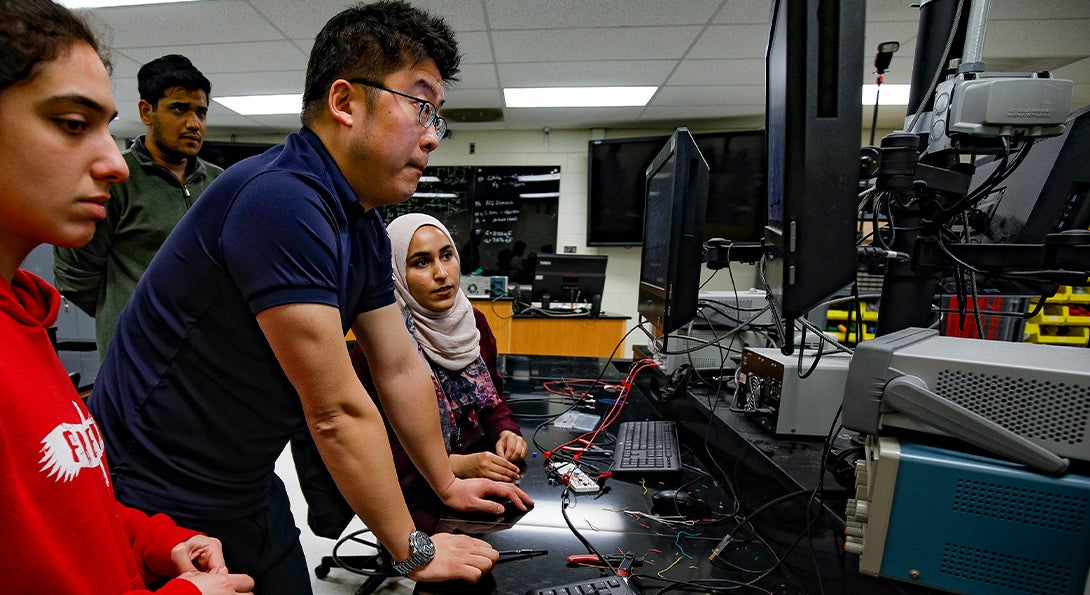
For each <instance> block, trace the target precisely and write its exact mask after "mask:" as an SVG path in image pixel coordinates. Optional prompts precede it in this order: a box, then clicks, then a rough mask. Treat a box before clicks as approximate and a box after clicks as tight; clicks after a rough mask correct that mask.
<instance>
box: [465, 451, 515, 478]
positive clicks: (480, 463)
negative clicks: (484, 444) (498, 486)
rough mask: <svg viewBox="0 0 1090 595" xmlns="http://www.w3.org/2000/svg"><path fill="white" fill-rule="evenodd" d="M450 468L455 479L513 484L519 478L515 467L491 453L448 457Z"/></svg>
mask: <svg viewBox="0 0 1090 595" xmlns="http://www.w3.org/2000/svg"><path fill="white" fill-rule="evenodd" d="M450 468H451V470H453V471H454V475H455V476H457V477H463V478H464V477H483V478H485V479H492V480H495V481H506V482H514V481H517V480H518V478H519V468H518V466H517V465H515V464H514V463H512V462H511V461H508V460H507V459H505V458H503V457H501V456H500V455H498V454H495V453H491V452H477V453H473V454H468V455H457V454H452V455H450Z"/></svg>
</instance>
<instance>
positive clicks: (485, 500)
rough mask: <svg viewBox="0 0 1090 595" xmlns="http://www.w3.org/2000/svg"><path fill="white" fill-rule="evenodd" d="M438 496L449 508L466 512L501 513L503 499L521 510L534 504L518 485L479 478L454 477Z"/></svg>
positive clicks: (527, 508) (523, 510) (525, 509)
mask: <svg viewBox="0 0 1090 595" xmlns="http://www.w3.org/2000/svg"><path fill="white" fill-rule="evenodd" d="M439 497H440V498H441V499H442V500H443V504H445V505H447V506H449V507H450V508H453V509H455V510H464V511H466V512H489V513H493V514H503V511H504V506H503V504H502V503H501V502H502V501H504V500H508V501H510V502H511V506H513V507H515V508H516V509H518V510H521V511H522V512H526V511H527V510H529V509H530V507H532V506H533V505H534V500H533V499H532V498H530V496H529V495H528V494H527V493H526V492H524V491H522V490H521V489H519V487H518V486H516V485H514V484H512V483H503V482H498V481H492V480H490V479H481V478H472V479H455V480H454V481H452V482H451V483H450V485H448V486H447V488H446V489H445V490H443V491H442V493H440V494H439Z"/></svg>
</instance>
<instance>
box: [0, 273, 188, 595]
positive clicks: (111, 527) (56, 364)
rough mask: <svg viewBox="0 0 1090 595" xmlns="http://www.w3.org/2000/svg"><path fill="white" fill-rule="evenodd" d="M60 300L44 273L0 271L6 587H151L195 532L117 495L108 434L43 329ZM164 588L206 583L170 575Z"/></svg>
mask: <svg viewBox="0 0 1090 595" xmlns="http://www.w3.org/2000/svg"><path fill="white" fill-rule="evenodd" d="M59 308H60V296H59V294H58V293H57V290H56V289H54V288H53V287H51V286H50V285H49V284H48V283H46V282H45V281H43V280H42V279H41V278H39V277H37V276H35V275H33V274H31V273H28V272H26V271H24V270H21V269H20V270H18V271H16V273H15V277H14V279H13V280H12V283H11V285H8V284H7V283H5V282H4V280H3V279H2V278H0V469H2V470H3V477H0V591H2V592H4V593H65V594H71V593H95V594H98V593H102V594H118V593H125V592H144V593H148V592H149V591H146V590H145V584H146V582H148V581H151V580H154V579H156V578H157V577H159V576H172V575H174V574H175V571H174V569H173V564H171V561H170V550H171V548H173V547H174V546H175V545H177V544H178V543H181V542H182V541H185V540H186V539H189V538H190V537H192V536H193V535H195V534H196V532H194V531H189V530H187V529H182V528H180V527H178V526H177V525H175V524H174V522H173V521H172V520H171V519H170V518H169V517H167V516H165V515H161V514H158V515H155V516H152V517H148V516H147V515H145V514H144V513H142V512H140V511H138V510H134V509H131V508H126V507H125V506H122V505H121V504H119V503H118V502H117V500H115V499H114V494H113V488H112V486H111V483H110V474H109V470H108V468H107V466H106V459H105V454H104V452H103V448H104V445H103V441H102V435H101V434H100V433H99V429H98V426H97V425H96V424H95V422H94V420H93V419H92V418H91V414H90V413H88V411H87V408H86V407H84V405H83V402H82V401H81V400H80V398H79V396H78V395H77V394H76V391H75V389H74V388H73V386H72V383H71V382H70V381H69V379H68V374H67V372H65V370H64V366H62V365H61V361H60V359H59V358H58V357H57V354H56V352H55V351H54V350H53V347H52V344H51V343H50V341H49V335H48V334H47V332H46V329H47V328H48V327H49V326H51V325H52V324H53V323H54V322H55V321H56V319H57V312H58V310H59ZM157 592H158V593H161V594H164V595H165V594H172V595H182V594H185V595H191V594H196V593H198V592H199V591H198V589H197V587H196V585H194V584H193V583H191V582H189V581H185V580H172V581H170V582H169V583H167V584H166V586H164V587H163V588H162V589H160V590H159V591H157Z"/></svg>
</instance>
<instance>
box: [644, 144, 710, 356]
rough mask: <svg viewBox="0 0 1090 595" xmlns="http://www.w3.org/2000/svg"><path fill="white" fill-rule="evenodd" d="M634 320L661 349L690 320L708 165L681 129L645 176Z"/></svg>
mask: <svg viewBox="0 0 1090 595" xmlns="http://www.w3.org/2000/svg"><path fill="white" fill-rule="evenodd" d="M645 177H646V196H645V200H644V203H645V205H646V206H645V211H644V218H643V221H644V224H643V254H642V257H641V260H640V285H639V298H638V299H639V304H638V310H639V313H640V316H641V317H643V318H644V319H646V320H647V321H649V322H650V323H651V326H652V329H653V334H654V337H655V339H656V340H658V339H659V338H660V337H661V338H662V341H663V347H665V339H666V336H667V334H668V333H672V332H674V331H676V330H677V329H679V328H681V326H682V325H684V324H685V323H687V322H689V321H690V320H692V319H693V317H694V316H696V302H697V293H698V292H699V289H700V269H701V266H702V262H701V261H702V252H703V248H704V213H705V210H706V208H707V199H708V163H707V162H706V161H704V157H703V156H702V155H701V154H700V149H699V148H698V147H697V145H696V141H695V140H694V139H693V136H692V134H690V133H689V131H688V129H686V128H678V129H677V130H676V131H674V134H672V135H671V136H670V138H669V140H668V141H666V144H665V145H664V146H663V147H662V149H661V150H660V151H659V153H658V155H656V156H655V158H654V159H653V160H652V161H651V165H650V166H648V168H647V174H646V176H645Z"/></svg>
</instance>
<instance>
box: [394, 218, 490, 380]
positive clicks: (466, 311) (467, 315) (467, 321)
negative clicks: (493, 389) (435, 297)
mask: <svg viewBox="0 0 1090 595" xmlns="http://www.w3.org/2000/svg"><path fill="white" fill-rule="evenodd" d="M425 225H431V226H433V227H435V228H437V229H439V231H442V232H443V235H445V236H447V239H448V240H450V245H451V246H452V247H454V240H453V239H452V238H451V236H450V232H449V231H447V228H446V226H444V225H443V224H442V223H441V222H440V221H439V220H438V219H436V218H435V217H432V216H431V215H425V214H423V213H409V214H407V215H402V216H400V217H398V218H397V219H394V220H393V221H391V222H390V224H389V225H387V226H386V231H387V233H389V234H390V245H391V247H392V255H393V265H394V267H393V268H394V290H395V293H396V295H397V302H398V303H399V304H401V307H402V309H404V310H407V311H408V313H409V315H410V316H411V317H412V321H413V325H414V326H415V328H416V339H417V342H418V343H419V344H420V347H421V349H423V350H424V353H425V354H427V356H428V358H429V359H430V360H431V361H433V362H435V363H436V364H438V365H440V366H442V367H443V368H446V369H448V370H453V371H457V370H461V369H462V368H465V367H466V366H468V365H469V364H471V363H473V362H474V361H475V360H476V359H477V358H478V357H480V355H481V333H480V331H478V330H477V325H476V323H475V322H474V319H473V305H472V304H470V303H469V298H467V297H466V296H465V294H464V293H462V291H461V290H458V291H457V292H456V295H455V297H454V305H453V306H451V307H450V309H448V310H446V311H437V310H431V309H428V308H425V307H424V306H422V305H421V304H420V302H418V301H416V298H414V297H413V296H412V292H410V291H409V285H408V283H406V281H405V268H406V263H405V259H406V257H407V256H408V255H409V243H410V242H411V241H412V239H413V235H415V234H416V230H418V229H420V228H421V227H423V226H425ZM454 254H455V255H457V254H458V249H457V248H454Z"/></svg>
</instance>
